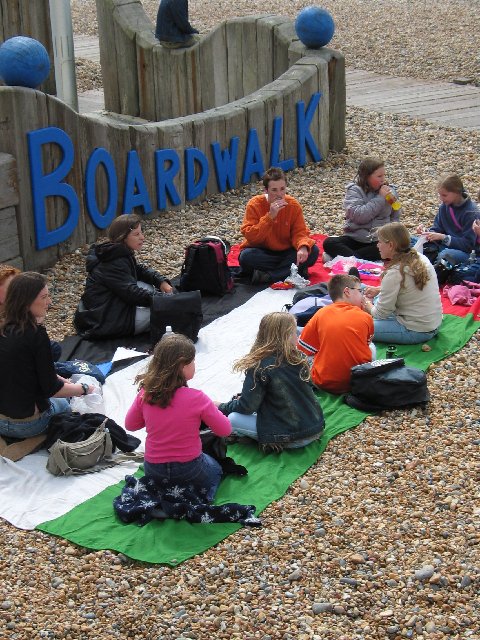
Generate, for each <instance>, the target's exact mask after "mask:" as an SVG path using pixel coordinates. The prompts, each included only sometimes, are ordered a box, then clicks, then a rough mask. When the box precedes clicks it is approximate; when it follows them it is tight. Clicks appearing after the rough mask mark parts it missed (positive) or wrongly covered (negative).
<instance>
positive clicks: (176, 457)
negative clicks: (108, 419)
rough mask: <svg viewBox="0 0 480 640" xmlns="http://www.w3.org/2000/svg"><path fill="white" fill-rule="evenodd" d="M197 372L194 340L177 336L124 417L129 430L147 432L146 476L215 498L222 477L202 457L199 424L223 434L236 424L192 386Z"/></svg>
mask: <svg viewBox="0 0 480 640" xmlns="http://www.w3.org/2000/svg"><path fill="white" fill-rule="evenodd" d="M194 374H195V346H194V344H193V342H192V341H191V340H190V339H189V338H187V337H185V336H183V335H181V334H177V333H174V334H172V335H169V336H164V337H163V338H162V339H161V340H160V341H159V342H158V343H157V345H156V347H155V350H154V352H153V357H152V359H151V361H150V364H149V366H148V369H147V371H146V373H143V374H140V375H138V376H137V378H136V379H135V382H139V383H140V387H139V392H138V394H137V397H136V398H135V400H134V402H133V404H132V406H131V407H130V409H129V410H128V412H127V415H126V417H125V428H126V429H127V430H128V431H137V430H138V429H142V428H143V427H145V428H146V430H147V438H146V441H145V463H144V469H145V475H146V476H149V477H150V478H152V479H153V480H154V481H155V482H156V483H157V484H159V485H161V484H166V483H168V484H169V485H170V484H176V483H179V484H181V485H192V486H193V487H194V489H197V490H199V491H200V492H201V493H205V497H206V500H207V501H211V500H213V498H214V496H215V493H216V491H217V489H218V485H219V484H220V480H221V478H222V468H221V467H220V465H219V464H218V462H217V461H216V460H214V459H213V458H211V457H210V456H209V455H207V454H206V453H202V443H201V440H200V434H199V429H200V423H201V422H202V421H203V422H204V423H205V424H206V425H207V426H208V427H210V429H211V430H212V431H213V432H214V433H216V434H217V435H218V436H227V435H229V434H230V433H231V430H232V428H231V425H230V422H229V420H228V418H226V417H225V416H224V415H223V414H222V413H220V411H219V410H218V409H217V408H216V407H215V405H214V403H213V402H212V400H210V398H208V397H207V396H206V395H205V394H204V393H203V392H202V391H199V390H198V389H190V388H189V387H188V386H187V382H188V381H189V380H191V379H192V378H193V376H194Z"/></svg>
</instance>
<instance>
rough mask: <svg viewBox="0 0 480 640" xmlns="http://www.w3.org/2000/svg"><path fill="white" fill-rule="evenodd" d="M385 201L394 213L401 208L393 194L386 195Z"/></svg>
mask: <svg viewBox="0 0 480 640" xmlns="http://www.w3.org/2000/svg"><path fill="white" fill-rule="evenodd" d="M385 200H386V201H387V202H388V204H389V205H390V206H391V207H392V209H393V210H394V211H398V210H399V209H401V208H402V203H401V202H400V200H398V198H395V196H394V195H393V193H387V195H386V196H385Z"/></svg>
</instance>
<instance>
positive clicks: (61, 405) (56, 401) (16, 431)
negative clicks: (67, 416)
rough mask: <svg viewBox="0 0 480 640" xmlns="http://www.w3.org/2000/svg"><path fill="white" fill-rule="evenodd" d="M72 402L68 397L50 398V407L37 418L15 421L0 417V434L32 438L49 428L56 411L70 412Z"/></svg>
mask: <svg viewBox="0 0 480 640" xmlns="http://www.w3.org/2000/svg"><path fill="white" fill-rule="evenodd" d="M70 412H71V409H70V404H69V402H68V400H67V399H66V398H50V408H49V409H46V410H45V411H43V413H41V414H40V415H39V417H38V418H35V420H30V421H29V422H15V420H5V419H3V420H2V419H0V435H1V436H6V437H7V438H31V437H32V436H38V435H39V434H41V433H43V432H44V431H46V430H47V427H48V423H49V421H50V418H51V417H52V416H53V415H55V414H56V413H70Z"/></svg>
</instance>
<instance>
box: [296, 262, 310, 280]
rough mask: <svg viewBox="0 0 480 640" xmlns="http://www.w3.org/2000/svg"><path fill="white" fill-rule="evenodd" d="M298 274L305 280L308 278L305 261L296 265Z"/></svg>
mask: <svg viewBox="0 0 480 640" xmlns="http://www.w3.org/2000/svg"><path fill="white" fill-rule="evenodd" d="M298 275H299V276H302V278H305V280H308V267H307V265H306V264H305V263H303V264H300V265H299V266H298Z"/></svg>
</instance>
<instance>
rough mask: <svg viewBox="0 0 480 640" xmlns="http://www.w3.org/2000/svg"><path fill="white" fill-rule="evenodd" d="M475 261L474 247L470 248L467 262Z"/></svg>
mask: <svg viewBox="0 0 480 640" xmlns="http://www.w3.org/2000/svg"><path fill="white" fill-rule="evenodd" d="M476 261H477V253H476V251H475V249H472V250H471V252H470V255H469V256H468V264H473V263H474V262H476Z"/></svg>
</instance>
